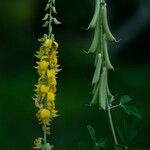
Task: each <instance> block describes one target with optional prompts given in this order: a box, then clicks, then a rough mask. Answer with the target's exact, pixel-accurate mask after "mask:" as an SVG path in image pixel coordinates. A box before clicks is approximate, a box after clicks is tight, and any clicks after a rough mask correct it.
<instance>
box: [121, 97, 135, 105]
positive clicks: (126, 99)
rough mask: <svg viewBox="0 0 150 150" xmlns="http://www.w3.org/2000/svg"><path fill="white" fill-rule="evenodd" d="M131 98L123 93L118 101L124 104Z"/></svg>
mask: <svg viewBox="0 0 150 150" xmlns="http://www.w3.org/2000/svg"><path fill="white" fill-rule="evenodd" d="M131 100H132V99H131V97H129V96H128V95H124V96H122V97H121V99H120V103H121V104H125V103H128V102H130V101H131Z"/></svg>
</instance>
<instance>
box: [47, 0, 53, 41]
mask: <svg viewBox="0 0 150 150" xmlns="http://www.w3.org/2000/svg"><path fill="white" fill-rule="evenodd" d="M48 3H49V26H48V36H49V38H51V36H52V0H49V1H48Z"/></svg>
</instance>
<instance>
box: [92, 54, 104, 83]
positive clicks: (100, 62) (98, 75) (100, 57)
mask: <svg viewBox="0 0 150 150" xmlns="http://www.w3.org/2000/svg"><path fill="white" fill-rule="evenodd" d="M101 66H102V55H101V54H100V53H99V54H98V62H97V65H96V69H95V72H94V76H93V80H92V84H94V83H97V82H98V80H99V78H100V71H101Z"/></svg>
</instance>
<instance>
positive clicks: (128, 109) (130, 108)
mask: <svg viewBox="0 0 150 150" xmlns="http://www.w3.org/2000/svg"><path fill="white" fill-rule="evenodd" d="M121 106H122V108H123V109H124V110H125V111H126V113H127V114H129V115H134V116H135V117H137V118H139V119H141V118H142V116H141V112H140V111H139V110H138V109H137V108H136V107H134V106H131V105H121Z"/></svg>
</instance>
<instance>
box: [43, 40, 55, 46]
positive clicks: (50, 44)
mask: <svg viewBox="0 0 150 150" xmlns="http://www.w3.org/2000/svg"><path fill="white" fill-rule="evenodd" d="M52 43H53V41H52V40H51V39H46V40H45V42H44V43H43V46H44V47H46V48H51V47H52Z"/></svg>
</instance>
